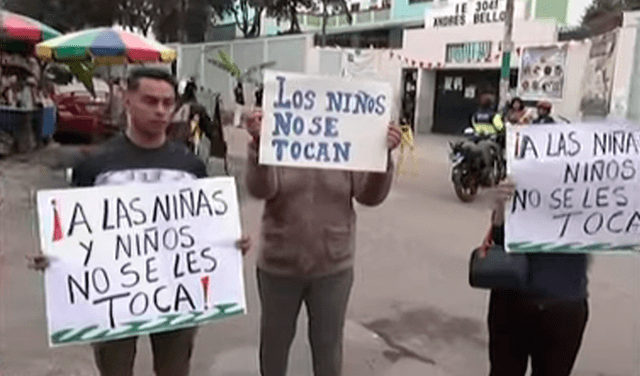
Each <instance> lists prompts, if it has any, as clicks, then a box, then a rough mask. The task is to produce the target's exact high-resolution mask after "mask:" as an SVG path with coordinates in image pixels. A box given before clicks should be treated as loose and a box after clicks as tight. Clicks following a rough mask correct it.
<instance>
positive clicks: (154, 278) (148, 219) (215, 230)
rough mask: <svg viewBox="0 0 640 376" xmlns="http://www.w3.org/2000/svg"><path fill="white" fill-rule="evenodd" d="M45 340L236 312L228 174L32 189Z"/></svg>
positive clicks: (142, 329)
mask: <svg viewBox="0 0 640 376" xmlns="http://www.w3.org/2000/svg"><path fill="white" fill-rule="evenodd" d="M38 216H39V225H40V240H41V246H42V249H43V252H44V254H45V255H46V256H48V257H49V258H50V260H51V264H50V266H49V268H48V269H47V271H46V272H45V292H46V302H47V319H48V328H49V341H50V344H51V345H52V346H55V345H61V344H69V343H74V342H87V341H90V342H96V341H107V340H114V339H118V338H124V337H130V336H137V335H140V334H145V333H155V332H163V331H169V330H174V329H179V328H184V327H191V326H196V325H201V324H204V323H207V322H211V321H214V320H219V319H222V318H226V317H230V316H233V315H239V314H243V313H244V312H245V310H246V304H245V296H244V285H243V277H242V255H241V252H240V251H239V250H238V249H237V248H236V242H237V240H238V239H239V238H240V236H241V235H240V234H241V229H240V215H239V206H238V200H237V192H236V186H235V182H234V180H233V179H232V178H213V179H201V180H194V181H191V182H188V183H171V184H131V185H127V186H111V187H94V188H79V189H64V190H50V191H40V192H38Z"/></svg>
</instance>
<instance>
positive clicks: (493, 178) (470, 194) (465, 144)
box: [449, 128, 507, 202]
mask: <svg viewBox="0 0 640 376" xmlns="http://www.w3.org/2000/svg"><path fill="white" fill-rule="evenodd" d="M464 133H465V136H466V137H465V140H462V141H458V142H456V143H451V142H450V143H449V145H450V147H451V151H450V155H449V158H450V160H451V180H452V181H453V187H454V189H455V192H456V195H457V196H458V198H459V199H460V200H461V201H462V202H472V201H473V200H474V199H475V197H476V195H477V194H478V189H479V188H480V187H491V186H493V185H495V184H498V183H499V182H500V181H502V180H504V179H505V178H506V176H507V165H506V161H505V158H504V153H503V150H502V147H501V146H500V144H501V139H500V137H503V136H502V135H491V136H478V135H476V134H475V133H474V132H473V129H470V128H469V129H466V130H465V132H464ZM483 140H490V141H492V146H491V147H490V148H489V152H490V154H491V161H492V166H490V169H489V170H487V169H485V162H484V159H483V157H482V149H481V147H480V146H479V145H478V143H479V142H480V141H483Z"/></svg>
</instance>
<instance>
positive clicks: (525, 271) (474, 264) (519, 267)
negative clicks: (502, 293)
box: [469, 245, 529, 290]
mask: <svg viewBox="0 0 640 376" xmlns="http://www.w3.org/2000/svg"><path fill="white" fill-rule="evenodd" d="M482 253H483V252H482V250H481V249H480V248H477V249H475V250H474V251H473V252H472V253H471V260H470V262H469V284H470V285H471V287H475V288H479V289H516V290H519V289H524V288H525V287H526V286H527V281H528V278H529V260H528V258H527V255H526V254H521V253H507V252H505V250H504V248H503V247H501V246H495V245H494V246H491V247H490V248H489V250H488V251H487V255H486V256H483V254H482Z"/></svg>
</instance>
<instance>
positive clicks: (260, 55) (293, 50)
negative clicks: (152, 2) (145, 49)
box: [173, 34, 319, 110]
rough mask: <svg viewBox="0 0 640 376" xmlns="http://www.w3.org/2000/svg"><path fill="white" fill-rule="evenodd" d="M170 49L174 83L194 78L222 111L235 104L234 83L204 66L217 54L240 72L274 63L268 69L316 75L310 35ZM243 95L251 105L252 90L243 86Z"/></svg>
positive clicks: (315, 63)
mask: <svg viewBox="0 0 640 376" xmlns="http://www.w3.org/2000/svg"><path fill="white" fill-rule="evenodd" d="M173 47H174V48H175V49H176V50H177V52H178V79H186V78H189V77H195V78H196V83H197V85H198V86H203V87H204V88H205V90H207V91H211V92H213V93H220V95H221V96H222V103H223V106H224V107H225V108H226V109H231V108H233V106H234V104H235V99H234V96H233V87H234V83H235V81H234V79H232V78H231V77H230V76H229V74H228V73H227V72H225V71H223V70H221V69H219V68H217V67H215V66H214V65H212V64H211V63H209V62H208V60H209V59H217V58H218V53H219V51H225V52H227V53H228V54H229V55H230V56H231V59H232V60H233V61H234V62H235V63H236V64H237V65H238V67H239V68H240V69H241V70H245V69H247V68H249V67H251V66H254V65H257V64H260V63H264V62H268V61H274V62H275V63H276V64H275V66H273V67H272V68H270V69H275V70H282V71H286V72H301V73H302V72H309V71H311V72H317V71H319V65H318V64H319V62H318V58H317V56H315V55H314V52H312V47H313V36H312V35H311V34H303V35H295V36H281V37H270V38H256V39H239V40H234V41H225V42H214V43H203V44H189V45H177V46H173ZM244 94H245V103H247V104H248V105H249V104H253V102H254V96H253V88H252V87H251V86H250V85H245V87H244ZM207 105H208V104H207ZM209 110H212V109H209Z"/></svg>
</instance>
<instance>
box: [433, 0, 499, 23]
mask: <svg viewBox="0 0 640 376" xmlns="http://www.w3.org/2000/svg"><path fill="white" fill-rule="evenodd" d="M506 8H507V2H506V0H468V1H458V2H451V3H448V4H446V5H444V6H442V7H437V6H436V7H433V8H432V9H430V10H429V11H428V13H427V19H426V22H425V25H426V26H427V27H449V26H465V25H483V24H493V23H501V22H504V20H505V19H506V16H507V11H506Z"/></svg>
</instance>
